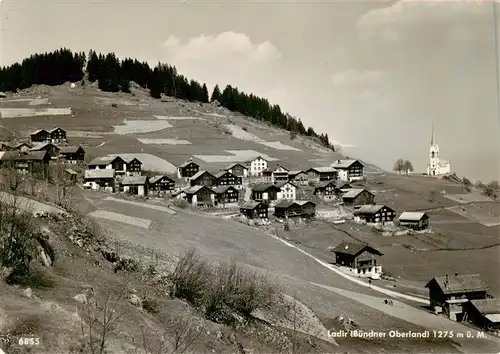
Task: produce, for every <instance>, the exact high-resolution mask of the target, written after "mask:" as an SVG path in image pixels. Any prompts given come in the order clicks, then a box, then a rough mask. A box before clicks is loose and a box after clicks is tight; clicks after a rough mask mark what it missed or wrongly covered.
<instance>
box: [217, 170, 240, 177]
mask: <svg viewBox="0 0 500 354" xmlns="http://www.w3.org/2000/svg"><path fill="white" fill-rule="evenodd" d="M226 173H229V174H231V175H233V176H235V175H234V174H232V173H231V172H229V171H227V170H222V171H219V172H217V173H216V174H214V176H215V178H221V177H222V176H224V175H225V174H226ZM235 177H236V176H235Z"/></svg>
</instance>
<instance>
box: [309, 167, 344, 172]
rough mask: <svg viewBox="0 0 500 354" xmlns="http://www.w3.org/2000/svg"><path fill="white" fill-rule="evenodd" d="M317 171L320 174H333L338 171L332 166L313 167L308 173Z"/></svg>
mask: <svg viewBox="0 0 500 354" xmlns="http://www.w3.org/2000/svg"><path fill="white" fill-rule="evenodd" d="M311 170H313V171H316V172H318V173H331V172H336V171H337V170H336V169H335V168H333V167H331V166H320V167H311V168H310V169H308V170H307V171H311Z"/></svg>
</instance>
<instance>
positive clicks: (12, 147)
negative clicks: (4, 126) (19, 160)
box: [0, 142, 31, 152]
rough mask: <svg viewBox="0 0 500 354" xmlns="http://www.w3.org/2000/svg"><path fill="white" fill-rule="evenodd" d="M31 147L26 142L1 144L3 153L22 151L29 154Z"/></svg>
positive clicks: (0, 147) (0, 148)
mask: <svg viewBox="0 0 500 354" xmlns="http://www.w3.org/2000/svg"><path fill="white" fill-rule="evenodd" d="M30 149H31V146H30V145H28V144H27V143H24V142H2V143H0V150H1V151H20V152H28V151H29V150H30Z"/></svg>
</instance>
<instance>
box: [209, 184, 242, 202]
mask: <svg viewBox="0 0 500 354" xmlns="http://www.w3.org/2000/svg"><path fill="white" fill-rule="evenodd" d="M213 190H214V192H215V194H216V196H215V201H216V204H231V203H237V202H238V199H239V193H238V190H237V189H236V188H234V187H233V186H219V187H216V188H214V189H213Z"/></svg>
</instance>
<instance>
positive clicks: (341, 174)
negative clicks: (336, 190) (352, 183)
mask: <svg viewBox="0 0 500 354" xmlns="http://www.w3.org/2000/svg"><path fill="white" fill-rule="evenodd" d="M338 171H339V173H338V175H337V176H338V177H337V178H338V179H339V180H341V181H348V182H349V178H348V177H347V170H342V169H339V170H338Z"/></svg>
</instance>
